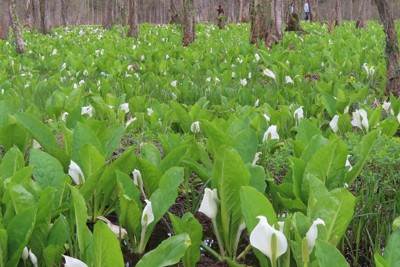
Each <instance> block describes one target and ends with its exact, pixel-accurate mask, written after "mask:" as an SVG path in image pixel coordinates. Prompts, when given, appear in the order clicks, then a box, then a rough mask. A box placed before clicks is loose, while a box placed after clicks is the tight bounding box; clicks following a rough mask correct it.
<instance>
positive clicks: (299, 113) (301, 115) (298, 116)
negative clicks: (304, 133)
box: [293, 106, 304, 123]
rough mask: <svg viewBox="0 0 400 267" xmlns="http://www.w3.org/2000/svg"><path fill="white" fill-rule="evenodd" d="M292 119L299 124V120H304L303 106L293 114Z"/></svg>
mask: <svg viewBox="0 0 400 267" xmlns="http://www.w3.org/2000/svg"><path fill="white" fill-rule="evenodd" d="M293 117H294V119H295V120H296V122H297V123H299V122H300V120H301V119H303V118H304V111H303V106H301V107H299V108H298V109H296V110H295V111H294V112H293Z"/></svg>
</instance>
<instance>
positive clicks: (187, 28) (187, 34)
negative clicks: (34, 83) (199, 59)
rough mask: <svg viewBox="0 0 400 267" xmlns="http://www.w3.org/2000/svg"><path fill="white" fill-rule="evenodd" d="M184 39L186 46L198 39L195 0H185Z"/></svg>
mask: <svg viewBox="0 0 400 267" xmlns="http://www.w3.org/2000/svg"><path fill="white" fill-rule="evenodd" d="M182 30H183V39H182V43H183V45H184V46H189V45H190V44H191V43H193V42H194V40H195V39H196V34H195V21H194V0H183V24H182Z"/></svg>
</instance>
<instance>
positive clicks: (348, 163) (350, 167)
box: [345, 155, 353, 172]
mask: <svg viewBox="0 0 400 267" xmlns="http://www.w3.org/2000/svg"><path fill="white" fill-rule="evenodd" d="M350 157H351V155H347V159H346V165H345V167H349V170H348V172H349V171H351V170H352V169H353V166H351V164H350V161H349V158H350Z"/></svg>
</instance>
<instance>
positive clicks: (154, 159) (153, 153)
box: [140, 143, 169, 166]
mask: <svg viewBox="0 0 400 267" xmlns="http://www.w3.org/2000/svg"><path fill="white" fill-rule="evenodd" d="M168 153H169V152H167V154H168ZM140 155H141V156H142V158H143V159H145V160H147V161H148V162H150V163H152V164H153V165H154V166H158V164H160V161H161V154H160V151H159V150H158V148H157V147H156V146H155V145H153V144H152V143H144V144H143V145H141V146H140Z"/></svg>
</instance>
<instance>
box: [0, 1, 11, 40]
mask: <svg viewBox="0 0 400 267" xmlns="http://www.w3.org/2000/svg"><path fill="white" fill-rule="evenodd" d="M7 10H8V7H7V2H6V1H1V2H0V18H1V20H0V40H8V35H9V34H8V33H9V28H10V15H9V13H8V12H7Z"/></svg>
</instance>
